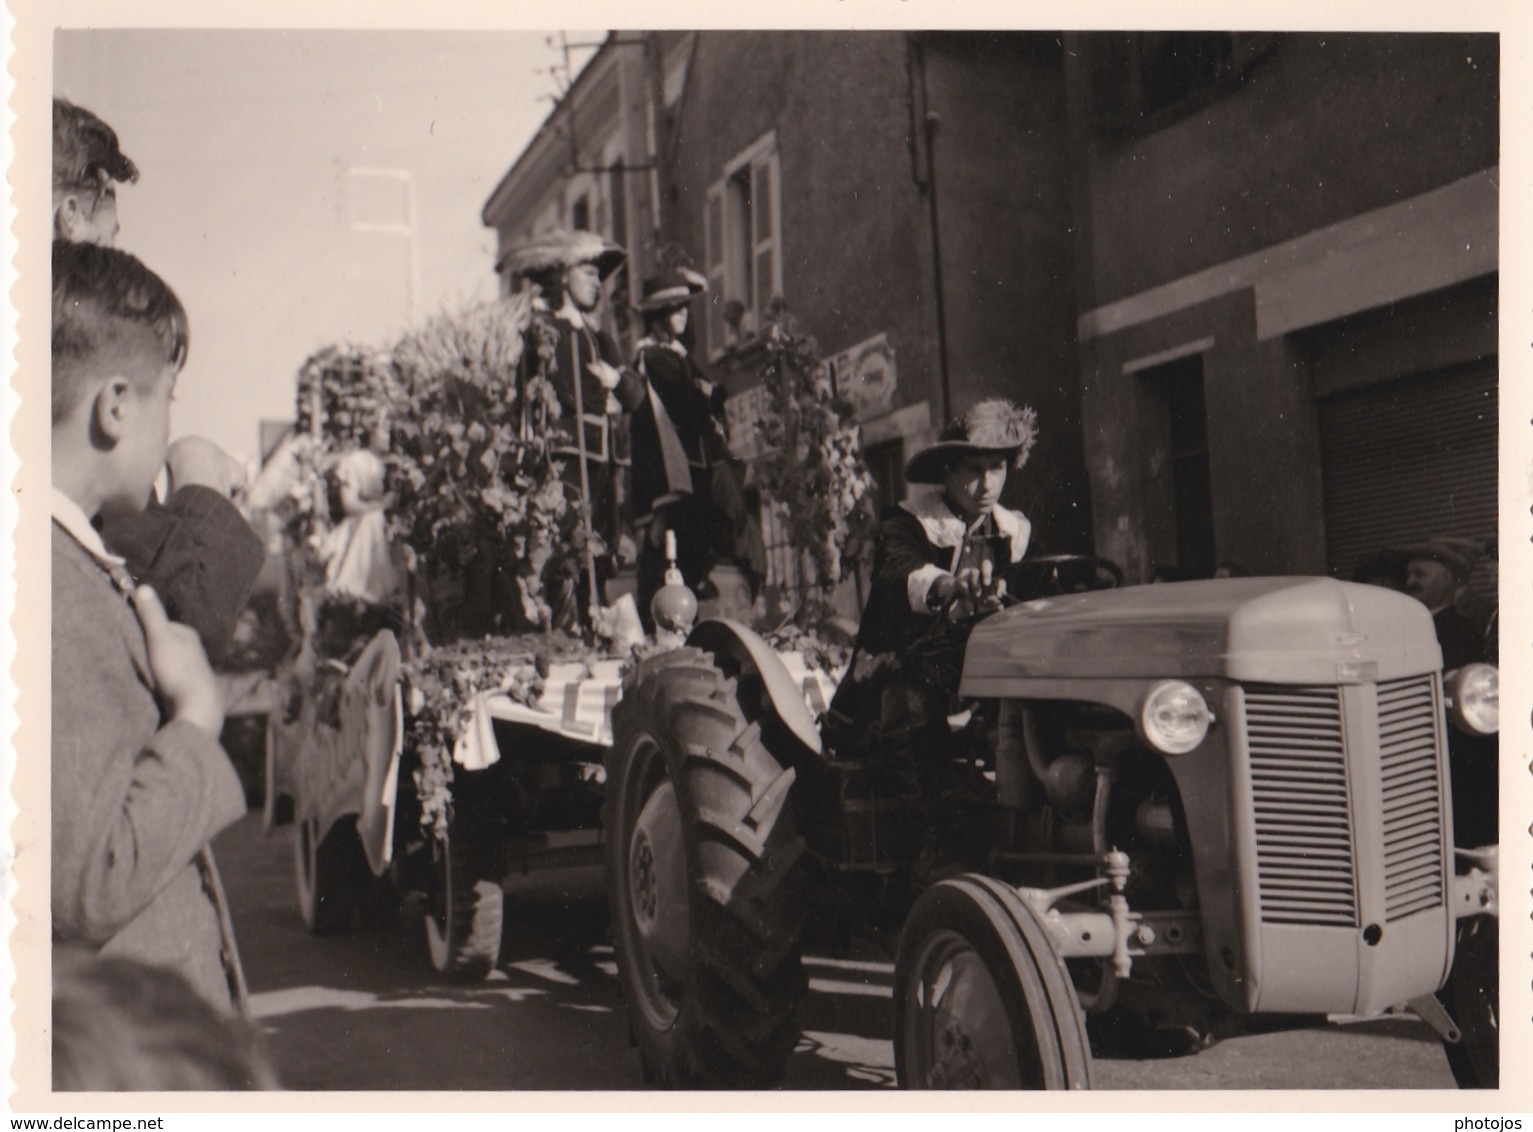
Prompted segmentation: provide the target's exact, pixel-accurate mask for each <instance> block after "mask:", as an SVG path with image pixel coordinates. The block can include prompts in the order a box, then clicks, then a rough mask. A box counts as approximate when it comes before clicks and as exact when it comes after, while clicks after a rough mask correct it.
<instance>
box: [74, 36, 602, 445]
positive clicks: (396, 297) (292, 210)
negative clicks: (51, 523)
mask: <svg viewBox="0 0 1533 1132" xmlns="http://www.w3.org/2000/svg"><path fill="white" fill-rule="evenodd" d="M601 35H602V33H591V32H570V33H568V41H569V42H570V43H571V44H582V43H592V42H595V41H598V40H599V39H600V38H601ZM589 55H590V51H589V49H586V48H578V47H577V48H574V49H573V50H572V52H571V61H572V65H573V69H574V70H575V71H577V72H578V70H579V68H580V66H581V65H582V64H583V62H584V61H585V59H586V58H588V57H589ZM564 61H565V55H564V51H563V50H562V48H561V46H560V41H559V39H558V33H557V32H554V31H550V32H541V31H540V32H480V31H476V32H423V31H406V32H389V31H310V30H300V31H237V30H236V31H230V30H206V29H203V30H143V29H109V30H91V31H84V30H69V31H60V32H58V33H57V34H56V36H55V40H54V93H55V94H57V95H61V96H63V97H66V98H69V99H70V100H72V101H74V102H77V103H79V104H80V105H82V106H86V107H89V108H90V109H91V110H93V111H95V112H96V113H97V114H99V115H100V116H101V117H102V118H104V119H105V120H106V121H107V122H108V123H109V124H110V125H111V126H112V127H113V128H114V129H115V130H116V131H117V134H118V137H119V139H120V141H121V143H122V148H123V151H124V152H125V153H127V154H128V156H130V157H131V158H132V159H133V160H134V162H135V163H136V164H137V165H138V167H139V179H138V182H137V183H136V184H133V185H125V186H119V191H118V213H119V219H120V221H121V224H122V231H121V233H120V235H119V236H118V241H117V242H118V246H119V247H121V248H123V249H125V250H127V251H130V252H132V253H134V254H135V255H137V256H138V257H139V258H141V259H142V260H143V261H144V262H145V263H146V264H148V265H149V266H150V267H151V268H152V269H154V270H155V271H156V272H157V273H158V274H159V275H161V276H162V277H163V278H164V279H165V280H166V282H168V283H169V284H170V285H171V287H172V288H173V289H174V290H175V291H176V293H177V294H178V295H179V296H180V298H181V300H182V302H183V303H184V304H185V306H186V308H187V314H188V317H189V319H190V322H191V330H192V347H191V353H190V357H189V360H188V362H187V367H186V369H185V370H184V371H183V373H182V376H181V379H180V382H179V383H178V386H177V392H176V404H175V408H174V412H173V417H172V422H171V431H172V436H185V435H202V436H207V437H210V438H211V439H213V440H214V441H216V442H217V443H219V444H220V445H222V446H223V447H224V448H225V449H226V450H227V451H229V452H230V453H232V454H234V455H236V456H239V457H241V458H248V457H252V456H255V455H256V454H257V444H258V439H257V438H258V422H259V421H260V420H262V419H263V418H264V419H275V420H290V419H291V418H292V416H293V389H294V378H295V375H296V374H297V371H298V368H299V366H300V365H301V364H302V363H303V360H304V359H305V358H306V357H307V356H308V355H309V354H311V353H312V352H313V351H315V350H316V349H319V348H322V347H324V346H326V345H330V344H335V343H345V342H354V343H358V344H365V345H387V344H388V343H389V342H391V341H392V340H393V339H395V338H396V337H397V336H398V335H399V334H400V333H401V332H402V331H403V330H405V329H406V328H408V326H409V325H410V323H411V322H412V321H413V320H414V319H415V318H417V317H424V316H426V315H429V314H430V313H432V312H434V311H439V310H441V309H443V308H444V307H447V306H453V305H458V304H462V303H467V302H473V301H480V300H488V299H491V298H493V297H494V296H495V293H496V290H495V276H494V249H495V234H494V232H493V231H492V230H491V229H488V228H485V227H483V225H482V223H481V221H480V210H481V208H482V207H483V205H484V202H485V200H486V199H487V198H488V196H489V194H490V192H491V191H492V190H493V189H494V187H495V185H496V183H497V182H498V181H499V180H500V178H501V176H502V175H503V174H504V173H505V171H506V170H507V169H508V168H509V167H510V166H511V164H512V162H513V161H514V160H515V159H516V158H517V156H518V155H519V154H520V153H521V152H522V150H523V148H524V147H525V146H526V144H527V142H528V141H530V140H531V138H532V136H533V134H534V133H535V132H536V131H537V129H538V127H539V126H540V125H541V124H542V122H543V120H544V119H545V118H546V117H547V115H548V113H549V112H550V110H551V109H552V103H551V101H550V99H551V96H552V95H553V94H554V93H555V92H556V91H557V90H558V89H560V88H559V79H558V77H557V76H556V75H554V74H551V73H550V72H551V71H552V70H555V69H562V68H563V65H564ZM406 178H408V181H409V183H410V184H412V185H413V191H414V195H415V216H416V221H415V228H414V232H415V235H414V239H413V240H412V239H411V238H410V236H409V235H407V234H406V232H407V231H408V229H409V208H408V204H407V200H408V197H407V194H406V190H405V188H404V185H405V184H406ZM375 224H383V225H386V226H394V227H396V228H399V229H401V230H400V231H383V232H379V231H369V230H366V226H370V225H375ZM359 225H361V226H364V227H363V228H362V230H359V227H358V226H359ZM412 244H413V249H412ZM412 254H413V256H414V258H415V264H416V266H415V272H416V275H417V277H418V279H419V285H418V288H417V289H416V293H415V295H414V303H413V310H412V293H411V292H412V286H411V276H412Z"/></svg>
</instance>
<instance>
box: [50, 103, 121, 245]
mask: <svg viewBox="0 0 1533 1132" xmlns="http://www.w3.org/2000/svg"><path fill="white" fill-rule="evenodd" d="M136 180H138V166H136V165H134V164H133V161H132V159H131V158H129V157H128V156H127V155H126V154H125V153H123V152H122V150H121V149H120V148H119V146H118V142H117V133H116V131H115V130H113V129H112V127H111V126H108V125H107V124H106V123H105V122H103V121H102V120H101V119H100V118H98V117H96V115H94V114H92V113H91V112H90V111H89V110H87V109H85V108H84V107H83V106H76V105H75V104H74V103H72V102H69V101H67V100H65V99H62V98H55V99H54V100H53V234H54V236H55V237H57V238H59V239H63V240H71V241H74V242H78V243H89V244H111V243H112V241H113V240H115V239H116V238H117V184H118V183H120V182H127V183H132V182H133V181H136Z"/></svg>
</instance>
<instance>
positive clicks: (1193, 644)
mask: <svg viewBox="0 0 1533 1132" xmlns="http://www.w3.org/2000/svg"><path fill="white" fill-rule="evenodd" d="M1441 665H1442V654H1441V651H1440V650H1439V648H1438V646H1437V635H1436V633H1435V631H1434V630H1433V627H1432V616H1431V614H1430V613H1429V612H1428V611H1427V609H1426V607H1425V606H1424V605H1422V604H1421V603H1420V602H1418V601H1416V600H1415V599H1414V598H1411V597H1407V596H1406V595H1404V594H1400V593H1395V592H1394V591H1392V590H1386V589H1382V588H1380V587H1377V586H1365V585H1358V584H1355V583H1351V582H1338V581H1335V580H1333V579H1330V578H1229V579H1218V580H1213V581H1204V582H1177V583H1170V584H1163V585H1145V586H1132V587H1129V588H1126V589H1117V590H1096V591H1092V592H1089V593H1080V594H1068V595H1065V596H1062V597H1054V598H1042V599H1040V600H1038V601H1031V602H1028V603H1026V604H1025V605H1019V606H1015V607H1013V608H1011V609H1008V610H1006V611H1005V612H1002V613H998V614H996V615H995V616H993V617H991V618H989V619H988V620H986V621H984V622H983V623H981V624H980V625H978V626H976V627H975V629H974V632H973V634H972V635H971V636H970V638H969V645H968V650H967V653H966V655H965V658H964V671H963V681H962V684H961V691H962V694H964V695H970V696H997V695H1000V696H1006V695H1025V694H1027V692H1026V689H1025V688H1019V687H1018V686H1017V684H1016V682H1017V681H1018V680H1046V681H1049V683H1050V685H1051V688H1052V689H1053V690H1052V691H1051V692H1050V693H1049V694H1057V693H1058V692H1059V690H1060V689H1059V688H1058V686H1057V684H1055V682H1056V681H1059V680H1082V681H1087V680H1097V679H1116V680H1121V679H1156V678H1169V677H1176V678H1180V679H1195V678H1199V677H1203V678H1222V679H1229V680H1240V681H1267V682H1272V683H1282V684H1312V683H1322V684H1331V683H1365V682H1371V681H1375V680H1390V679H1396V678H1398V677H1401V676H1408V675H1415V674H1419V673H1422V672H1429V671H1432V670H1433V669H1436V668H1439V667H1441Z"/></svg>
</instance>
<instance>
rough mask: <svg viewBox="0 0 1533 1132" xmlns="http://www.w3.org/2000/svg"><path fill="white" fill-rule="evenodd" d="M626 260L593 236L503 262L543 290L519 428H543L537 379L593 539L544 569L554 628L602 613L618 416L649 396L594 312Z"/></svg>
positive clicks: (609, 567)
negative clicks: (553, 405) (534, 394)
mask: <svg viewBox="0 0 1533 1132" xmlns="http://www.w3.org/2000/svg"><path fill="white" fill-rule="evenodd" d="M626 258H627V253H626V252H625V251H624V250H623V249H622V248H620V247H618V246H617V245H616V244H613V243H611V242H609V241H608V240H606V239H604V238H603V237H601V236H599V235H597V234H595V233H594V232H581V231H575V232H570V231H564V230H556V231H553V232H549V233H547V234H545V235H542V236H538V237H535V238H534V239H532V240H530V241H528V242H527V243H526V244H523V245H521V246H520V247H518V248H515V249H513V250H512V251H511V252H510V253H509V254H508V255H507V257H506V259H505V261H504V263H505V265H506V266H507V267H508V268H509V269H510V271H511V273H512V274H513V276H518V277H521V278H525V279H528V280H530V281H532V282H533V283H535V284H536V285H537V287H538V289H539V291H540V295H539V297H538V298H537V299H536V300H535V302H534V304H533V315H532V325H531V326H530V327H529V328H528V331H527V342H526V345H525V347H524V348H523V350H522V361H521V372H520V373H519V374H518V382H517V389H518V396H520V397H521V400H522V405H523V428H524V429H525V430H527V431H528V432H529V433H530V432H532V431H533V430H535V429H536V428H537V423H536V421H535V419H534V416H535V414H536V412H537V409H536V406H535V404H534V402H533V399H531V398H529V397H528V396H527V393H528V388H529V383H530V381H531V379H532V378H533V377H534V376H541V377H543V378H545V379H546V380H547V381H548V382H549V383H550V385H552V387H553V391H554V394H555V396H556V397H557V399H558V410H557V413H555V414H552V415H551V417H550V418H549V420H548V427H550V428H551V429H553V430H554V431H555V432H556V433H557V434H558V435H557V436H556V437H554V438H553V440H554V443H553V451H554V452H555V454H556V455H559V456H563V457H568V458H570V459H571V461H572V463H573V465H574V469H573V470H574V471H575V472H576V474H577V475H578V477H579V481H578V482H579V485H580V490H581V495H582V498H583V499H584V500H585V502H586V504H587V506H588V507H589V509H590V525H589V528H585V527H584V526H583V527H582V528H581V530H580V533H579V536H578V537H580V538H582V539H587V538H588V537H589V536H590V535H592V534H594V536H595V539H594V540H591V541H590V542H588V544H587V545H586V546H585V547H583V548H577V551H578V552H577V553H560V552H559V551H560V550H563V549H564V548H558V549H556V550H555V552H554V553H553V555H552V557H550V559H549V561H548V563H547V566H546V567H545V568H544V571H543V591H544V595H545V597H546V599H547V601H548V603H549V606H550V608H551V610H552V616H551V623H552V626H553V627H554V628H556V629H564V630H570V629H574V628H575V627H576V626H577V625H579V624H580V623H581V621H582V618H581V615H580V611H581V609H582V608H585V609H588V610H589V609H590V608H592V607H595V606H597V605H599V604H601V598H602V595H601V593H600V587H601V586H602V585H603V584H604V583H605V582H606V580H607V579H608V578H610V577H611V576H612V574H613V564H612V559H611V555H612V553H613V551H614V550H615V549H616V547H617V535H618V483H617V470H618V469H617V459H616V453H615V451H614V445H613V433H614V430H615V427H616V426H617V424H618V421H619V418H620V417H621V416H622V414H624V413H630V412H632V411H633V410H634V409H636V408H638V407H639V405H640V404H642V403H643V401H644V396H645V391H644V382H643V380H642V379H641V378H640V377H639V376H638V375H637V374H635V373H634V372H633V371H632V370H631V369H628V368H626V367H625V366H624V365H623V360H622V355H621V354H620V353H619V351H618V348H617V345H616V344H615V343H614V342H613V341H612V338H611V337H610V336H609V335H608V334H607V333H606V332H605V331H604V330H602V328H601V321H600V318H599V317H598V315H597V307H598V305H599V304H600V302H601V298H602V285H603V283H604V282H605V281H606V280H607V278H608V277H609V276H610V275H611V274H612V273H613V272H614V271H616V270H617V269H618V268H619V267H621V266H622V265H623V262H624V260H625V259H626ZM593 586H594V587H595V589H594V591H593Z"/></svg>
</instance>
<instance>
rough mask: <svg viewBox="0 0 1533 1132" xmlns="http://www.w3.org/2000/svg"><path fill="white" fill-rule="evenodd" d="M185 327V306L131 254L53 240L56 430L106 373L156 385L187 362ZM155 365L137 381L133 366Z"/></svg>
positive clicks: (54, 405) (92, 245)
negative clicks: (114, 370)
mask: <svg viewBox="0 0 1533 1132" xmlns="http://www.w3.org/2000/svg"><path fill="white" fill-rule="evenodd" d="M187 343H188V328H187V322H186V311H185V309H184V308H183V307H182V306H181V300H180V299H178V298H176V294H175V292H174V291H172V290H171V289H170V288H169V287H168V286H166V285H165V282H164V281H163V280H162V279H161V278H160V277H159V276H158V275H156V274H155V273H154V272H152V271H150V270H149V269H148V268H147V267H145V266H144V265H143V264H142V263H140V262H139V261H138V260H137V259H135V258H134V257H133V256H131V255H129V254H128V253H127V252H121V251H118V250H117V249H115V248H106V247H101V246H99V245H97V244H76V243H71V242H70V241H68V240H54V241H53V423H54V424H58V422H59V421H61V420H63V419H64V417H66V416H67V415H68V414H69V412H70V410H72V409H73V408H74V407H75V405H76V404H77V403H78V402H79V400H80V398H81V396H82V395H83V394H84V391H85V388H86V379H87V378H89V377H92V376H99V375H100V374H101V367H103V366H108V365H110V366H123V367H124V371H123V373H124V376H127V377H130V378H132V377H138V376H143V377H144V378H146V379H147V381H148V382H152V381H153V379H154V378H155V377H158V376H159V373H160V371H161V370H163V369H164V368H165V366H167V365H169V366H174V367H175V368H176V369H180V368H181V366H182V365H184V364H185V362H186V349H187ZM146 355H147V357H148V359H149V360H151V361H153V362H154V363H155V364H154V365H153V366H152V367H147V368H148V372H146V373H144V374H142V375H140V374H139V373H137V372H136V371H137V370H138V369H141V368H145V367H133V366H131V365H130V364H129V363H131V362H133V361H135V360H139V359H143V358H145V356H146Z"/></svg>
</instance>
